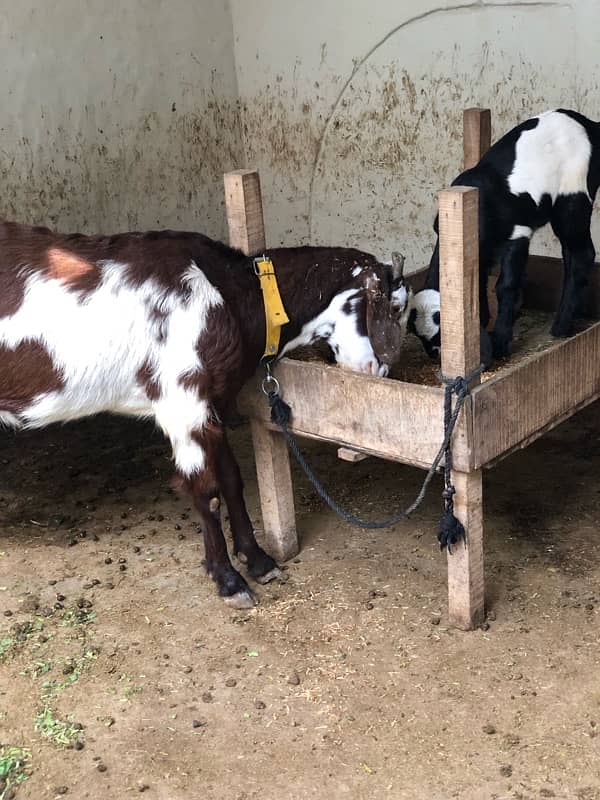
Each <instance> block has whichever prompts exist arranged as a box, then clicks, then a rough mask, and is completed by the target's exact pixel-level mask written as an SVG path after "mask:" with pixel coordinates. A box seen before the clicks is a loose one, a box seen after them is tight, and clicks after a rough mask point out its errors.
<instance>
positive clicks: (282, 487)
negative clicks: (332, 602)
mask: <svg viewBox="0 0 600 800" xmlns="http://www.w3.org/2000/svg"><path fill="white" fill-rule="evenodd" d="M250 425H251V428H252V442H253V444H254V460H255V463H256V474H257V476H258V492H259V495H260V507H261V511H262V518H263V529H264V535H265V549H266V550H267V552H268V553H269V554H270V555H271V556H273V558H274V559H275V560H276V561H279V562H281V561H287V560H288V559H290V558H293V557H294V556H295V555H296V554H297V553H298V550H299V546H298V534H297V532H296V517H295V513H294V489H293V486H292V474H291V470H290V457H289V453H288V449H287V444H286V441H285V439H284V438H283V436H282V435H281V434H280V433H274V432H273V431H270V430H268V429H267V428H266V427H265V425H263V423H262V422H259V421H257V420H252V421H251V423H250Z"/></svg>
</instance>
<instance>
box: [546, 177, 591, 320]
mask: <svg viewBox="0 0 600 800" xmlns="http://www.w3.org/2000/svg"><path fill="white" fill-rule="evenodd" d="M591 216H592V203H591V201H590V199H589V198H588V197H587V195H585V194H583V192H579V193H577V194H569V195H563V196H561V197H558V198H557V200H556V203H555V205H554V208H553V209H552V218H551V223H552V230H553V231H554V233H555V234H556V236H558V238H559V240H560V244H561V247H562V255H563V264H564V279H563V288H562V294H561V298H560V303H559V306H558V311H557V314H556V318H555V320H554V324H553V325H552V330H551V332H552V335H553V336H570V335H571V334H572V333H573V323H574V320H575V318H576V317H577V316H579V315H580V314H581V312H582V301H583V294H584V291H585V287H586V286H587V282H588V279H589V275H590V271H591V269H592V267H593V265H594V259H595V257H596V251H595V250H594V243H593V242H592V237H591V235H590V221H591Z"/></svg>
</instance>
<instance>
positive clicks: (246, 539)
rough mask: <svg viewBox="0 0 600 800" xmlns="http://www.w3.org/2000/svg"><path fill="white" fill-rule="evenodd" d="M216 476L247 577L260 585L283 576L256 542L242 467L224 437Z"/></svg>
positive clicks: (218, 452)
mask: <svg viewBox="0 0 600 800" xmlns="http://www.w3.org/2000/svg"><path fill="white" fill-rule="evenodd" d="M217 475H218V478H219V485H220V487H221V491H222V492H223V497H224V498H225V502H226V503H227V510H228V511H229V522H230V525H231V535H232V537H233V543H234V547H235V551H236V555H237V557H238V558H239V559H240V561H242V562H243V563H245V564H247V565H248V574H249V575H250V577H252V578H254V579H255V580H256V581H258V583H268V582H269V581H272V580H274V579H275V578H277V577H279V576H280V575H281V570H280V569H279V567H278V566H277V564H276V563H275V561H274V560H273V559H272V558H271V556H269V555H268V554H267V553H265V551H264V550H263V549H262V548H261V547H259V545H258V543H257V541H256V538H255V536H254V529H253V527H252V522H251V521H250V517H249V516H248V511H247V509H246V504H245V502H244V483H243V481H242V476H241V473H240V468H239V466H238V464H237V461H236V460H235V457H234V455H233V453H232V451H231V447H230V446H229V442H228V441H227V438H226V436H225V435H223V439H222V441H221V443H220V447H219V449H218V450H217Z"/></svg>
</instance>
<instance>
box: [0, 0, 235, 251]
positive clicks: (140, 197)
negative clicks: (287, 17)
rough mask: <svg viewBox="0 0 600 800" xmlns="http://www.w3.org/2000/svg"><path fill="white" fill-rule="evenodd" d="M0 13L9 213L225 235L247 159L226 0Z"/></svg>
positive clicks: (1, 157) (0, 175)
mask: <svg viewBox="0 0 600 800" xmlns="http://www.w3.org/2000/svg"><path fill="white" fill-rule="evenodd" d="M0 7H1V13H0V44H1V52H2V59H1V61H0V108H1V114H0V186H1V187H2V188H1V193H0V215H2V216H4V217H9V218H16V219H19V220H22V221H36V222H40V223H46V224H49V225H54V226H57V227H59V228H60V229H62V230H74V229H83V230H88V231H91V230H95V231H116V230H122V229H131V228H150V227H157V226H159V227H163V226H174V227H187V228H190V227H191V228H195V229H200V230H203V231H205V232H207V233H209V234H213V235H217V236H223V235H224V233H225V229H224V218H223V207H222V203H223V189H222V173H223V172H224V171H225V170H227V169H231V168H233V167H235V166H237V165H238V164H239V163H240V160H241V159H242V158H243V156H242V149H241V136H240V129H239V118H238V109H237V86H236V78H235V71H234V60H233V42H232V23H231V14H230V10H229V6H228V3H227V0H203V1H202V2H193V3H191V2H189V1H188V0H169V2H166V1H165V0H128V2H122V0H103V2H99V0H55V2H36V3H34V2H21V3H14V2H10V0H0Z"/></svg>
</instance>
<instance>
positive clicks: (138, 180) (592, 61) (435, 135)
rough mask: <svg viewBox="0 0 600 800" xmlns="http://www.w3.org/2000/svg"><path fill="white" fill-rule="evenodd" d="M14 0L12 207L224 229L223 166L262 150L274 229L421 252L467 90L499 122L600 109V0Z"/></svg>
mask: <svg viewBox="0 0 600 800" xmlns="http://www.w3.org/2000/svg"><path fill="white" fill-rule="evenodd" d="M0 7H4V12H3V13H2V14H0V43H1V45H2V61H1V62H0V101H1V107H2V114H1V116H0V181H1V186H2V192H1V194H0V215H2V216H6V217H12V218H18V219H21V220H27V221H37V222H45V223H47V224H50V225H55V226H57V227H59V228H61V229H63V230H67V229H83V230H98V231H109V230H122V229H126V228H149V227H162V226H173V227H184V228H185V227H187V228H190V227H193V228H195V229H199V230H203V231H206V232H207V233H209V234H212V235H216V236H220V237H222V236H224V235H225V227H224V220H223V190H222V173H223V172H224V171H226V170H227V169H231V168H234V167H236V166H258V167H259V168H260V170H261V176H262V182H263V195H264V201H265V209H266V221H267V233H268V240H269V242H270V244H272V245H275V244H279V243H286V244H292V243H300V242H312V243H335V244H344V243H346V244H354V245H357V246H360V247H364V248H366V249H369V250H372V251H373V252H376V253H378V254H380V255H382V256H388V257H389V253H390V251H391V249H393V248H398V249H400V250H402V251H403V252H405V253H406V255H407V257H408V263H409V264H410V266H411V267H417V266H420V265H421V264H423V263H425V262H426V261H427V260H428V257H429V253H430V250H431V245H432V241H433V237H432V232H431V223H432V219H433V216H434V210H435V192H436V191H437V190H438V189H439V188H442V187H444V186H446V185H448V184H449V182H450V181H451V180H452V178H453V177H454V176H455V175H456V174H457V172H458V171H459V169H460V162H461V113H462V109H463V108H464V107H467V106H470V105H484V106H490V107H491V108H492V109H493V126H494V130H493V134H494V136H498V135H499V134H500V133H502V132H503V131H505V130H507V129H508V128H510V127H512V126H513V125H514V124H516V123H517V122H518V121H520V120H522V119H524V118H526V117H527V116H529V115H531V114H534V113H537V112H539V111H541V110H543V109H545V108H549V107H552V106H556V105H565V106H570V107H574V108H578V109H579V110H581V111H583V112H584V113H587V114H589V115H591V116H593V117H595V118H598V119H600V91H599V88H598V81H597V79H596V75H599V74H600V47H598V41H600V14H598V12H597V0H572V1H571V2H570V3H568V2H562V0H547V1H546V2H544V1H543V0H520V2H505V1H504V0H496V2H485V1H484V0H479V1H478V2H463V3H457V2H451V0H448V1H447V2H443V1H442V0H437V3H436V2H435V0H377V2H373V0H343V2H342V0H303V2H296V1H295V0H252V2H248V0H202V1H201V0H197V2H195V3H190V2H188V0H170V1H169V2H166V0H130V2H128V3H123V2H120V1H119V0H104V2H99V0H56V2H54V3H45V4H44V3H35V4H34V3H33V2H32V0H30V2H25V3H20V4H19V3H17V4H15V3H9V0H0ZM594 233H595V239H596V241H597V242H600V235H599V234H600V226H599V225H598V224H596V225H595V231H594ZM533 249H534V250H535V251H537V252H552V253H557V252H558V251H557V248H556V246H555V245H554V243H553V242H552V240H551V236H548V235H546V236H543V237H540V238H539V239H537V240H536V241H535V244H534V248H533ZM598 249H599V250H600V245H599V247H598Z"/></svg>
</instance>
